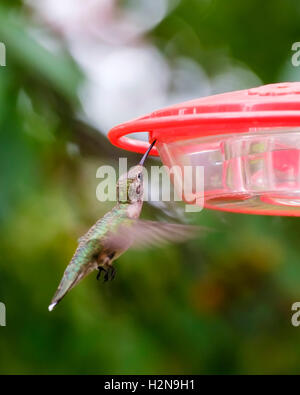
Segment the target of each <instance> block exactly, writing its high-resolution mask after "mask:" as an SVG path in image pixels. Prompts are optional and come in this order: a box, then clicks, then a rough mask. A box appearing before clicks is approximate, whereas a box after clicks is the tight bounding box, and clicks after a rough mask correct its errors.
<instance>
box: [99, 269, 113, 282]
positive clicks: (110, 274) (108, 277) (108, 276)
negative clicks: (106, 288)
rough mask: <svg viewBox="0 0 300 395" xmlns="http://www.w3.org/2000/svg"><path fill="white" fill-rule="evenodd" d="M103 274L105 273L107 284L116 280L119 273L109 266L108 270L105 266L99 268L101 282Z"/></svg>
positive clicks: (104, 279)
mask: <svg viewBox="0 0 300 395" xmlns="http://www.w3.org/2000/svg"><path fill="white" fill-rule="evenodd" d="M102 272H105V274H104V278H103V281H104V282H105V283H106V282H107V281H109V280H110V281H112V280H113V279H114V278H115V276H116V272H117V271H116V268H115V267H114V266H111V265H109V266H107V268H106V269H104V267H103V266H98V274H97V280H100V277H101V273H102Z"/></svg>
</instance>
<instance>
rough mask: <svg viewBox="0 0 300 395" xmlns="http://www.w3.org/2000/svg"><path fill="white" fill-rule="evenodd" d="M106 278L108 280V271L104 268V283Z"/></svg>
mask: <svg viewBox="0 0 300 395" xmlns="http://www.w3.org/2000/svg"><path fill="white" fill-rule="evenodd" d="M108 280H109V271H108V270H106V271H105V276H104V282H105V283H106V281H108Z"/></svg>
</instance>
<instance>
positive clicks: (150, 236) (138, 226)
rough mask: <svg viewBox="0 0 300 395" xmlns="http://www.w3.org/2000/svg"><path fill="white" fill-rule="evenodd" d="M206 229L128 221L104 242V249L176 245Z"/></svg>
mask: <svg viewBox="0 0 300 395" xmlns="http://www.w3.org/2000/svg"><path fill="white" fill-rule="evenodd" d="M203 231H208V229H205V228H201V227H198V226H192V225H182V224H169V223H165V222H155V221H141V220H137V221H130V223H127V224H126V225H120V226H119V227H118V229H117V230H116V231H115V232H114V233H110V234H109V235H108V237H107V239H106V240H105V241H104V246H105V247H106V248H112V249H113V250H115V249H124V250H125V249H127V248H129V247H133V248H146V247H151V246H159V245H163V244H166V243H178V242H183V241H186V240H188V239H192V238H194V237H195V236H196V234H197V233H199V232H202V233H203Z"/></svg>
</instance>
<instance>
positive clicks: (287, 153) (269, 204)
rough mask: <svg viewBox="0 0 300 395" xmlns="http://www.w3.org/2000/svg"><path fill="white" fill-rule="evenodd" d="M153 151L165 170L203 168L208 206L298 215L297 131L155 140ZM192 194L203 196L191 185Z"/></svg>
mask: <svg viewBox="0 0 300 395" xmlns="http://www.w3.org/2000/svg"><path fill="white" fill-rule="evenodd" d="M157 148H158V151H159V154H160V157H161V159H162V161H163V163H164V164H165V165H166V166H168V167H172V166H180V167H181V168H182V170H183V168H184V166H192V167H195V166H203V168H204V180H203V181H204V197H205V206H206V207H208V208H214V209H220V210H227V211H234V212H243V213H247V212H248V213H255V214H272V215H274V214H275V215H276V214H277V215H296V216H300V128H294V129H290V128H289V129H287V128H276V129H249V131H248V132H247V133H235V134H228V133H226V134H224V135H220V134H219V135H217V136H211V137H196V138H191V139H184V140H180V141H174V142H170V141H169V142H168V143H163V142H159V141H158V143H157ZM173 181H174V183H175V187H176V188H177V189H178V188H180V187H181V188H182V186H180V185H176V183H177V181H176V178H175V179H174V180H173ZM193 193H194V194H195V196H197V194H198V193H203V192H201V191H200V190H197V185H194V188H193ZM183 195H184V193H183Z"/></svg>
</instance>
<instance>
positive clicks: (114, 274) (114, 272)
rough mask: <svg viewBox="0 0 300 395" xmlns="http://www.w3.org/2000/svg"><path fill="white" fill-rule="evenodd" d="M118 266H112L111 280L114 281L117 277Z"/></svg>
mask: <svg viewBox="0 0 300 395" xmlns="http://www.w3.org/2000/svg"><path fill="white" fill-rule="evenodd" d="M116 272H117V270H116V268H115V267H114V266H112V267H111V272H110V281H112V280H113V279H114V278H115V277H116Z"/></svg>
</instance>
